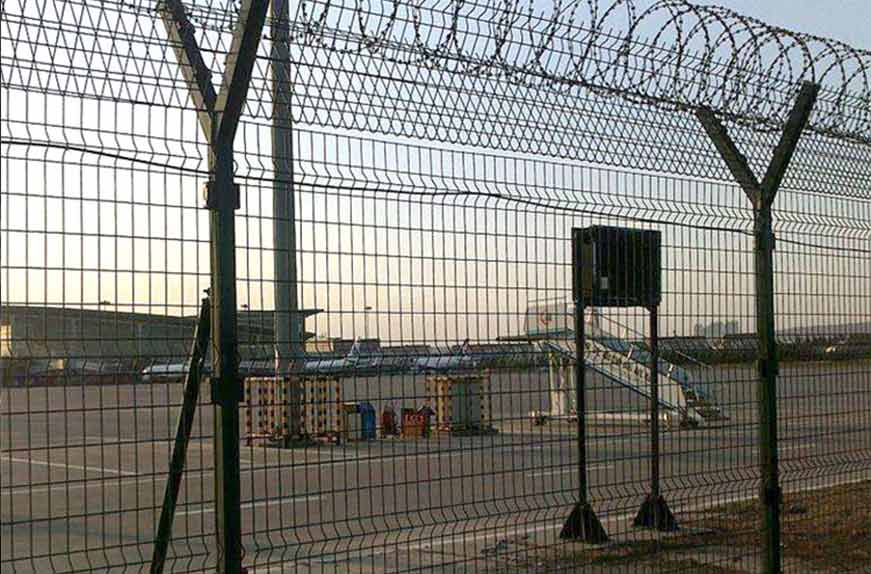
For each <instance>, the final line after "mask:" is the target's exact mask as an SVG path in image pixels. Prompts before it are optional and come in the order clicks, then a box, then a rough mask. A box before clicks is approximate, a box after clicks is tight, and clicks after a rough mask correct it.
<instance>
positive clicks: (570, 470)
mask: <svg viewBox="0 0 871 574" xmlns="http://www.w3.org/2000/svg"><path fill="white" fill-rule="evenodd" d="M614 466H615V465H613V464H588V465H587V470H602V469H605V468H614ZM577 472H578V468H577V466H575V467H573V468H554V469H551V470H540V471H537V472H533V473H531V474H530V475H529V476H531V477H535V476H549V475H553V474H568V473H577Z"/></svg>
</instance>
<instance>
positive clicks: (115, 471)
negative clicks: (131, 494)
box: [0, 455, 136, 476]
mask: <svg viewBox="0 0 871 574" xmlns="http://www.w3.org/2000/svg"><path fill="white" fill-rule="evenodd" d="M0 458H2V459H3V460H8V461H9V462H18V463H21V464H35V465H37V466H49V467H52V468H65V469H67V470H81V471H84V472H89V471H90V472H100V473H103V474H117V475H120V476H136V473H135V472H129V471H126V470H119V469H117V468H106V467H102V466H79V465H77V464H65V463H62V462H49V461H47V460H36V459H32V458H16V457H14V456H7V455H2V456H0Z"/></svg>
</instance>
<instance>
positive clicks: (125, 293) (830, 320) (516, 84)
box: [0, 0, 871, 574]
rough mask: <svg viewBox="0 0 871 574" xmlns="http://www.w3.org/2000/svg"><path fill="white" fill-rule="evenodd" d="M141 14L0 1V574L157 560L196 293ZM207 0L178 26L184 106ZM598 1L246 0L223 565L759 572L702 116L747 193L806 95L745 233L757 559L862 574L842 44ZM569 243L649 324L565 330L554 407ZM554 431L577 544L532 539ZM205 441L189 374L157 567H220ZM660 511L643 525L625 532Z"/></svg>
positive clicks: (112, 567) (185, 156)
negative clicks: (772, 320)
mask: <svg viewBox="0 0 871 574" xmlns="http://www.w3.org/2000/svg"><path fill="white" fill-rule="evenodd" d="M170 4H172V3H165V4H162V5H160V6H159V5H158V4H156V3H151V2H140V1H134V2H123V3H121V2H111V1H107V2H102V3H97V4H95V3H78V2H69V1H65V0H40V1H38V2H26V3H25V2H18V3H13V2H6V3H4V4H3V8H2V10H3V11H2V19H3V22H2V40H0V48H2V50H0V51H2V53H3V55H2V96H3V97H2V105H0V108H2V110H0V122H2V172H3V175H2V193H0V210H2V212H0V242H2V245H0V281H2V291H0V304H2V315H0V360H2V361H3V368H2V376H3V379H2V386H0V451H2V452H0V539H2V541H3V544H0V570H3V572H6V571H7V570H9V571H11V572H84V571H95V572H97V571H99V572H105V571H112V572H114V571H117V572H122V571H125V572H126V571H143V570H147V569H148V568H149V564H150V561H151V557H152V552H153V548H154V538H155V535H156V528H157V523H158V520H159V516H160V510H161V504H162V495H163V492H164V487H165V484H166V480H167V475H168V473H169V470H170V458H171V449H172V445H173V439H174V437H175V424H176V418H177V416H178V414H179V412H180V410H181V406H182V401H183V396H182V380H183V378H184V375H185V372H186V370H187V368H188V361H189V358H188V356H189V352H190V350H191V346H192V344H193V337H194V327H195V324H196V315H197V311H198V309H199V306H200V300H201V297H202V296H203V291H204V290H205V289H206V288H207V287H208V286H209V285H210V280H209V278H210V273H211V271H212V261H211V260H210V246H209V241H210V236H209V225H210V224H209V216H208V212H207V211H206V210H205V209H203V207H204V199H203V197H202V193H201V190H202V189H203V187H204V185H205V183H206V182H207V181H208V180H209V179H210V169H212V166H210V162H209V158H208V154H209V148H208V144H207V141H206V138H204V137H203V135H202V130H201V126H200V125H199V124H200V122H202V121H203V118H202V112H203V111H204V110H203V109H202V106H203V105H204V104H202V103H198V100H197V99H196V98H191V97H190V93H189V85H188V83H187V82H186V80H185V77H186V75H187V76H188V77H190V70H189V69H187V68H186V65H184V64H180V63H179V61H178V59H177V50H176V49H177V48H178V47H179V41H178V40H177V39H171V38H169V37H168V36H167V32H166V28H165V25H164V22H163V21H162V18H163V16H164V15H165V13H164V12H162V11H161V10H163V9H164V8H166V6H169V5H170ZM238 4H239V3H235V2H213V3H187V4H186V8H185V14H186V15H185V17H186V18H187V19H188V20H189V23H188V24H187V25H186V27H185V30H186V31H187V32H190V33H191V34H192V36H191V37H192V38H194V39H195V41H196V43H197V44H198V45H199V47H200V49H201V52H202V55H203V59H204V66H205V67H207V68H208V69H209V70H210V71H211V72H212V74H213V82H214V83H215V84H218V81H217V78H219V77H220V74H221V73H222V72H223V69H224V58H225V55H226V53H227V52H228V50H229V49H230V46H231V38H232V30H233V26H234V23H235V22H236V18H237V12H238ZM599 4H600V6H598V7H596V8H595V9H594V7H595V6H596V3H595V2H593V3H588V4H585V5H583V6H581V5H577V6H574V8H573V9H572V10H570V11H568V12H566V11H564V10H560V5H558V4H557V5H555V7H554V8H553V11H552V12H548V11H547V10H545V11H544V12H540V11H536V12H530V11H527V10H526V8H521V7H519V6H514V5H502V4H500V5H492V4H488V3H480V4H479V3H468V2H465V3H452V2H449V3H423V4H421V5H418V4H414V5H410V4H407V3H401V2H397V3H393V4H390V5H384V6H381V5H377V6H376V5H374V4H373V5H371V6H370V5H368V4H365V3H364V4H360V3H352V2H343V1H340V2H321V1H319V0H302V1H300V2H296V3H285V2H282V1H274V2H273V4H272V12H271V16H270V18H269V19H268V20H267V24H266V28H265V30H266V32H264V34H263V39H262V42H261V45H260V48H259V51H258V54H257V59H256V62H255V65H254V68H253V71H252V73H251V82H250V88H249V90H248V97H247V102H246V104H245V107H244V109H243V114H242V118H241V123H240V125H239V128H238V132H237V134H236V138H235V146H234V152H235V154H234V159H235V166H234V167H235V179H236V182H237V183H238V184H239V186H240V208H239V210H238V211H237V212H236V217H235V225H236V250H235V253H236V259H235V267H236V283H235V285H236V291H237V298H238V309H237V315H238V325H237V333H238V339H239V344H238V353H237V357H236V359H237V360H238V362H239V367H240V374H241V378H242V380H240V382H239V385H240V393H241V396H242V403H241V421H240V428H239V433H240V438H241V442H240V445H241V454H240V464H241V473H240V477H239V487H240V492H241V503H240V510H241V520H242V540H241V543H242V548H243V550H244V559H243V563H244V564H245V565H246V566H247V567H248V568H249V572H251V573H254V572H318V573H325V574H326V573H345V572H357V573H368V572H372V573H375V572H378V573H380V572H396V573H399V572H420V571H425V572H458V573H459V572H538V571H541V572H558V571H565V572H594V571H596V572H598V571H610V570H609V569H613V571H615V572H616V571H636V570H637V571H673V572H701V571H705V572H709V571H719V572H748V571H759V569H762V568H764V556H765V552H764V549H765V546H764V540H765V537H764V536H763V531H764V528H763V522H762V514H761V508H762V503H761V501H760V483H761V480H762V478H763V477H762V475H761V474H760V464H759V451H760V449H759V447H760V443H759V441H760V419H759V411H760V405H759V397H758V394H757V393H758V390H759V385H760V383H759V378H760V377H759V372H758V370H757V366H756V364H755V361H756V359H757V356H758V352H759V341H758V339H757V337H756V321H757V308H756V298H757V292H756V288H755V281H754V256H755V253H754V248H755V247H754V212H753V209H752V206H751V203H750V202H749V201H748V197H747V187H748V186H747V182H746V181H739V182H737V183H736V179H735V177H734V172H733V170H731V169H730V167H731V166H730V164H729V163H728V162H724V161H723V157H722V155H721V153H720V151H719V149H718V148H717V146H715V144H714V143H712V140H711V139H710V133H709V132H707V131H706V129H705V126H704V125H703V124H702V123H700V121H699V118H698V117H697V111H698V110H699V109H700V108H705V109H710V110H711V111H712V113H713V114H714V116H715V117H716V118H719V120H718V121H722V122H723V124H724V125H725V126H726V128H727V133H728V135H729V137H730V138H731V140H732V141H733V142H734V144H735V146H736V147H737V148H738V149H739V150H740V152H741V154H743V156H744V160H745V161H746V164H747V166H748V168H749V169H750V170H752V171H753V172H754V173H755V174H756V176H757V178H758V179H759V180H762V177H763V175H764V174H765V170H766V168H767V167H768V164H769V162H770V161H771V158H772V156H773V155H774V154H775V149H776V146H777V144H778V141H779V138H780V134H781V130H782V129H783V126H784V123H785V122H786V119H787V116H788V114H789V112H790V109H792V106H793V105H794V104H795V101H796V96H797V95H798V93H799V89H800V87H801V81H802V80H806V81H812V82H815V83H817V84H819V85H820V86H821V91H820V94H819V97H818V99H817V102H816V105H815V107H814V111H813V113H812V114H811V116H810V118H809V121H808V125H807V128H806V130H805V133H804V135H803V137H802V138H801V140H800V141H799V145H798V148H797V150H796V154H795V156H794V158H793V161H792V164H791V165H790V167H789V169H788V170H787V172H786V176H785V178H784V180H783V183H782V185H781V186H780V191H779V192H778V196H777V199H776V201H775V203H774V206H773V210H774V226H773V230H774V235H775V245H776V249H775V252H774V253H775V255H774V266H775V277H774V280H775V293H776V298H775V311H776V334H777V343H778V353H779V359H780V361H779V362H780V370H779V378H778V383H777V384H778V392H779V401H778V404H777V406H778V408H779V410H780V425H779V429H778V430H779V434H780V445H779V446H780V449H779V450H780V469H781V481H780V482H781V485H782V487H783V490H784V506H783V515H782V520H781V522H782V526H783V540H784V546H783V550H782V554H783V557H782V558H783V571H785V572H803V571H808V570H811V571H813V570H819V569H821V568H824V567H830V568H831V569H832V570H833V571H857V572H858V571H861V570H862V568H864V567H865V566H864V561H863V560H864V558H863V556H866V555H867V551H868V548H867V546H866V545H865V544H864V543H863V542H862V536H861V533H863V532H865V531H866V530H867V524H868V520H869V518H868V515H867V513H865V514H863V513H862V512H863V511H861V510H857V507H859V506H861V505H858V504H856V501H857V500H861V497H867V496H868V493H869V486H868V485H869V479H871V476H869V470H868V469H869V466H871V465H869V456H871V445H869V438H871V421H869V415H868V412H869V410H868V408H867V407H868V406H869V405H868V404H867V403H868V399H867V397H868V395H869V392H868V391H869V390H871V388H869V385H871V370H869V362H868V361H869V360H871V334H869V333H871V324H869V323H868V321H867V318H868V317H869V316H871V268H869V261H871V257H869V251H871V228H869V225H868V221H869V220H871V212H869V209H871V208H869V205H871V195H869V193H871V192H869V186H871V171H869V170H871V167H869V166H871V161H869V160H871V146H869V141H871V134H869V127H871V124H869V121H871V117H869V107H868V106H867V105H866V104H867V97H868V81H867V80H868V78H867V74H868V72H867V69H868V67H867V55H866V54H864V53H857V52H856V51H851V49H850V48H849V47H847V46H844V45H841V44H838V43H836V42H829V43H828V44H825V45H823V44H820V43H818V41H817V40H815V39H812V38H807V37H803V36H801V35H798V34H793V33H787V32H784V31H781V30H773V29H768V28H765V27H757V26H755V24H754V23H752V22H749V21H747V20H742V19H741V18H739V17H738V16H737V15H735V14H732V13H729V12H726V11H717V12H716V13H715V12H714V11H712V9H706V8H702V7H693V8H692V9H688V10H686V11H680V10H679V11H678V12H677V13H675V12H673V11H670V10H673V9H674V7H670V4H668V3H659V2H656V3H652V6H653V8H651V9H650V10H643V9H640V8H639V6H640V5H641V4H642V3H641V2H637V3H635V2H632V3H628V4H626V6H634V7H635V8H639V9H638V10H629V9H627V8H626V6H624V7H623V8H622V9H617V8H614V9H611V10H609V9H607V7H606V6H605V4H609V3H606V2H601V3H599ZM636 4H637V6H636ZM245 5H246V6H247V5H248V3H245ZM621 5H622V4H618V8H619V6H621ZM609 6H610V4H609ZM285 10H286V12H285ZM715 16H716V17H715ZM613 30H617V32H616V33H615V32H614V31H613ZM651 30H654V31H655V30H662V34H660V35H657V34H655V33H654V34H652V35H650V37H652V38H654V40H653V41H652V42H646V43H645V42H644V41H642V40H641V39H640V38H642V37H644V36H647V35H648V32H650V31H651ZM724 31H729V32H730V33H731V34H732V37H734V38H752V39H755V40H757V44H759V45H761V44H765V43H766V42H771V43H776V45H778V46H781V52H779V53H776V52H775V53H771V54H768V53H767V52H765V51H764V50H760V51H759V52H753V56H754V57H757V58H756V59H754V58H752V57H750V56H746V57H744V56H742V54H745V55H746V51H748V50H750V48H747V47H745V48H740V47H739V44H731V43H729V42H726V41H724V40H723V41H717V40H715V38H720V39H721V40H722V39H723V38H726V37H728V36H727V35H723V34H724ZM749 45H751V44H746V45H745V46H749ZM742 50H744V52H742ZM804 50H808V51H809V52H810V53H814V54H819V57H818V58H816V59H813V61H812V62H810V61H808V60H804V61H805V64H806V65H805V66H804V67H802V66H801V65H799V64H798V63H797V62H798V61H801V60H800V58H799V59H796V58H797V57H800V56H801V55H802V54H803V53H804V52H803V51H804ZM796 55H798V56H796ZM832 62H837V63H838V64H839V65H831V64H832ZM591 226H614V227H622V228H632V229H643V230H647V231H658V232H660V233H661V254H662V257H661V263H662V270H661V277H662V300H661V302H660V303H659V305H658V308H657V309H656V310H657V312H658V319H657V322H656V327H657V331H658V337H657V341H656V342H655V343H656V344H654V341H652V340H651V332H652V330H651V324H650V309H645V308H643V307H639V306H634V307H602V306H597V307H593V308H590V309H587V310H586V312H584V313H583V316H582V318H581V319H582V321H583V325H584V327H585V329H584V332H585V340H584V342H583V356H584V364H585V370H584V373H585V376H584V388H583V389H581V390H580V391H579V390H578V381H579V378H578V377H577V373H576V369H575V367H576V366H577V364H578V355H579V353H578V350H579V348H578V345H577V342H576V339H575V322H574V313H575V311H576V309H575V305H574V301H573V293H572V277H573V269H572V244H571V238H572V232H573V230H574V229H577V228H588V227H591ZM584 269H586V267H585V268H584ZM639 270H640V264H639V261H638V259H637V253H630V256H629V258H628V259H625V260H621V261H620V262H619V264H618V266H617V268H616V271H617V272H618V274H620V273H623V274H624V275H625V276H627V277H628V278H629V279H628V283H630V284H631V283H633V282H635V281H637V280H639V277H640V275H639V273H640V271H639ZM611 281H612V283H611V284H612V285H616V284H618V283H619V281H618V280H617V279H616V278H611ZM606 285H607V283H600V287H602V288H606V287H604V286H606ZM654 351H656V353H658V360H656V361H654V359H653V356H652V354H653V353H654ZM207 363H208V362H207ZM654 363H655V364H656V366H657V369H656V371H658V376H656V377H655V381H656V383H657V385H656V386H657V387H658V391H657V396H658V400H657V401H653V400H652V398H651V393H652V387H653V385H651V382H652V380H651V376H652V375H651V369H650V367H651V365H652V364H654ZM206 374H207V375H208V374H209V373H206ZM579 399H583V400H579ZM582 404H583V406H585V408H586V411H585V413H582V416H581V423H582V425H583V429H584V430H585V434H586V441H585V445H584V446H585V449H584V451H585V454H586V456H585V462H586V473H585V474H586V477H585V478H586V486H587V490H588V493H589V503H590V506H591V508H592V511H593V512H594V513H595V515H596V517H597V519H598V520H599V522H600V524H601V526H602V529H603V531H604V532H605V533H606V534H607V537H608V542H607V543H604V544H597V545H589V544H585V543H583V541H578V540H571V539H566V537H565V536H563V534H564V526H565V524H566V521H567V519H568V518H569V515H570V513H571V512H572V510H573V508H574V507H575V505H576V504H577V503H578V502H579V490H580V489H581V487H582V484H581V476H580V472H579V469H578V467H579V464H580V463H581V453H580V449H579V445H578V418H579V416H578V412H579V408H580V407H581V406H582ZM654 404H656V405H657V407H658V408H657V410H658V413H659V414H658V416H657V418H656V421H657V425H653V424H652V423H653V420H652V419H651V410H652V406H653V405H654ZM656 426H658V427H659V428H658V432H657V433H656V434H653V433H652V432H651V431H652V429H651V427H656ZM215 438H216V437H215V432H214V407H213V405H212V404H211V395H210V393H209V387H208V386H207V385H206V386H204V387H203V391H202V393H201V395H200V399H199V402H198V408H197V414H196V417H195V419H194V426H193V433H192V436H191V445H190V448H189V450H188V457H187V464H186V468H185V471H184V478H183V480H182V488H181V493H180V503H179V505H178V508H177V511H176V513H175V524H174V527H173V530H172V541H171V544H170V547H169V554H168V562H167V567H166V571H170V572H204V571H213V570H215V569H216V568H217V567H218V566H217V565H218V563H219V562H220V559H221V557H222V556H223V554H222V553H223V549H222V548H220V547H218V546H219V545H216V543H215V539H214V536H215V523H216V516H215V513H216V508H217V497H216V492H215V488H216V487H215V476H214V475H215V472H216V468H215V467H216V464H215V448H216V446H215V445H216V441H215ZM654 439H655V444H654ZM655 450H658V452H659V458H658V465H659V471H658V476H659V478H658V480H656V481H654V480H653V477H652V476H651V474H652V462H653V457H652V452H653V451H655ZM654 482H655V484H654ZM652 492H655V493H660V494H661V495H662V499H663V503H664V506H660V507H657V508H658V510H657V512H659V513H660V514H658V515H657V516H658V517H660V518H661V517H662V516H664V515H663V514H661V513H663V512H668V513H670V515H671V516H673V519H674V522H673V523H669V524H668V525H666V526H663V527H662V528H660V529H656V528H645V527H643V525H638V524H636V519H637V515H638V513H639V510H640V509H641V508H642V505H643V503H644V501H645V499H647V498H648V497H649V495H651V493H652ZM865 507H867V505H865ZM667 522H668V521H667ZM674 524H676V525H677V527H678V528H677V529H675V528H673V527H669V526H673V525H674ZM569 538H571V537H569ZM821 539H824V540H825V541H826V543H825V544H817V542H818V541H819V540H821ZM863 552H865V553H866V554H862V553H863ZM754 569H755V570H754Z"/></svg>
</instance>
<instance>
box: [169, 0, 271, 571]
mask: <svg viewBox="0 0 871 574" xmlns="http://www.w3.org/2000/svg"><path fill="white" fill-rule="evenodd" d="M268 8H269V0H244V1H243V2H242V4H241V6H240V7H239V16H238V20H237V22H236V25H235V28H234V30H233V38H232V41H231V44H230V48H229V50H228V51H227V56H226V63H225V66H224V74H223V78H222V80H221V88H220V91H216V90H215V88H214V85H213V84H212V80H211V71H210V70H209V69H208V68H207V67H206V65H205V63H204V60H203V58H202V53H201V51H200V48H199V45H198V44H197V40H196V36H195V34H194V33H193V26H192V24H191V22H190V20H189V18H188V16H187V13H186V11H185V8H184V5H183V4H182V3H181V1H180V0H164V1H163V3H162V4H161V15H162V18H163V22H164V25H165V27H166V29H167V34H168V35H169V36H170V38H171V39H172V40H173V43H174V49H175V53H176V58H177V59H178V61H179V64H180V65H181V71H182V74H183V76H184V78H185V81H186V82H187V84H188V90H189V91H190V93H191V98H192V100H193V102H194V104H195V105H196V108H197V117H198V119H199V122H200V126H201V128H202V130H203V134H204V135H205V137H206V139H207V141H208V142H209V182H208V183H207V185H206V198H205V199H206V208H207V209H209V211H210V215H209V232H210V242H209V246H210V252H211V279H212V288H211V302H212V310H211V331H212V373H213V377H212V381H211V396H212V402H213V403H214V404H215V408H216V410H217V413H216V416H215V506H216V508H215V521H216V524H215V528H216V531H217V542H218V553H219V556H218V572H220V573H221V574H239V573H240V572H241V571H242V520H241V486H240V464H239V447H240V445H239V438H240V437H239V402H240V401H241V400H242V393H243V389H242V381H241V380H240V377H239V360H238V347H239V341H238V335H237V327H238V325H237V321H238V317H237V311H236V305H237V301H236V210H237V209H238V208H239V206H240V193H239V187H238V186H237V185H236V183H235V182H234V177H233V175H234V174H233V167H234V166H233V142H234V140H235V136H236V130H237V128H238V127H239V119H240V118H241V116H242V110H243V106H244V103H245V97H246V95H247V93H248V85H249V83H250V80H251V71H252V69H253V67H254V60H255V58H256V56H257V49H258V46H259V45H260V37H261V34H262V31H263V25H264V23H265V21H266V12H267V10H268Z"/></svg>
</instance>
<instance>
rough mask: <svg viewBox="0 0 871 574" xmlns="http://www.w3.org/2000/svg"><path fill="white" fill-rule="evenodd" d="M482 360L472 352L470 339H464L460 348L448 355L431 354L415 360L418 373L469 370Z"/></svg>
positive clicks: (475, 367)
mask: <svg viewBox="0 0 871 574" xmlns="http://www.w3.org/2000/svg"><path fill="white" fill-rule="evenodd" d="M479 364H480V361H479V360H478V358H477V357H475V356H473V355H472V353H471V346H470V345H469V340H468V339H466V340H465V341H463V344H462V345H461V346H460V347H459V349H457V350H455V351H454V352H453V353H450V354H447V355H429V356H426V357H421V358H419V359H417V361H415V364H414V369H415V370H416V371H417V372H418V373H444V372H448V371H469V370H472V369H477V368H478V366H479Z"/></svg>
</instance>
